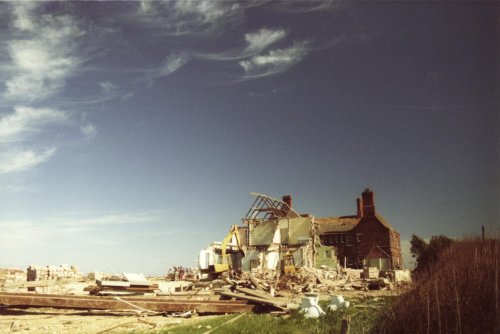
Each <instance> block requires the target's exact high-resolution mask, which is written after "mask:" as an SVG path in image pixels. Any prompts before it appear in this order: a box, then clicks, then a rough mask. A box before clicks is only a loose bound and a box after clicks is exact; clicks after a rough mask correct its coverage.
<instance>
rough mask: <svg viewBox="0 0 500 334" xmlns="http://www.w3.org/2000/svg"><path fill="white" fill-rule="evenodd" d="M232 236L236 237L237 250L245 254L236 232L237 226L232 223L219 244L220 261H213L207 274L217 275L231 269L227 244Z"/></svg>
mask: <svg viewBox="0 0 500 334" xmlns="http://www.w3.org/2000/svg"><path fill="white" fill-rule="evenodd" d="M233 236H234V237H235V239H236V246H237V248H238V251H240V252H242V253H243V255H245V251H244V249H243V248H244V247H243V245H242V243H241V240H240V234H239V232H238V226H237V225H233V226H231V229H230V230H229V233H228V234H227V235H226V237H225V238H224V239H223V240H222V244H221V256H220V263H214V264H213V265H210V266H209V274H211V275H212V276H218V275H220V274H222V273H224V272H227V271H229V270H230V269H231V265H230V263H229V262H230V261H229V256H230V254H227V246H228V244H229V243H230V242H231V239H232V238H233Z"/></svg>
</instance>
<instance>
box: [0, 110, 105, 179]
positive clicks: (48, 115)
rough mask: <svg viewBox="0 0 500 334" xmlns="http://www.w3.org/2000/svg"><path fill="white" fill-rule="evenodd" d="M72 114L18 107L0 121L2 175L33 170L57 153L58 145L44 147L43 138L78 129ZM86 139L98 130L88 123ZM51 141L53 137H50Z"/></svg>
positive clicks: (85, 133)
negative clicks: (52, 131)
mask: <svg viewBox="0 0 500 334" xmlns="http://www.w3.org/2000/svg"><path fill="white" fill-rule="evenodd" d="M70 116H71V115H70V114H69V113H67V112H65V111H61V110H57V109H51V108H32V107H24V106H17V107H15V108H14V112H12V113H10V114H6V115H3V116H1V117H0V175H2V174H8V173H17V172H24V171H27V170H30V169H32V168H34V167H36V166H38V165H40V164H42V163H44V162H46V161H47V160H49V159H50V158H51V157H52V156H53V155H54V154H55V152H56V150H57V146H59V145H58V143H57V142H54V141H53V140H50V138H48V137H47V136H46V137H47V138H45V140H49V143H48V144H47V143H45V144H43V141H41V140H40V136H39V135H40V134H42V133H48V131H47V130H48V129H50V128H51V127H54V126H59V127H60V126H64V127H68V128H71V127H75V124H74V121H72V120H70ZM80 131H81V132H82V134H83V135H84V136H85V137H86V138H92V137H94V136H95V135H96V133H97V130H96V129H95V127H94V126H93V125H92V124H91V123H89V122H87V124H86V125H83V126H82V127H81V128H80ZM49 137H50V136H49Z"/></svg>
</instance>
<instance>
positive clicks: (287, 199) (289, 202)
mask: <svg viewBox="0 0 500 334" xmlns="http://www.w3.org/2000/svg"><path fill="white" fill-rule="evenodd" d="M281 200H282V201H283V203H286V205H288V207H289V208H290V209H291V208H292V202H293V200H292V195H284V196H283V197H282V198H281Z"/></svg>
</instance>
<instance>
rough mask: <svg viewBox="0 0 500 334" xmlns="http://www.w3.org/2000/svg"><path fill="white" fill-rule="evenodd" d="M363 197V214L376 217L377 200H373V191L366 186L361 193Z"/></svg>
mask: <svg viewBox="0 0 500 334" xmlns="http://www.w3.org/2000/svg"><path fill="white" fill-rule="evenodd" d="M361 197H362V204H363V205H362V210H363V211H362V216H363V217H375V202H374V200H373V191H371V190H370V189H368V188H366V189H365V191H363V193H362V194H361Z"/></svg>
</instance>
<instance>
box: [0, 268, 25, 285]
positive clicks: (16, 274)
mask: <svg viewBox="0 0 500 334" xmlns="http://www.w3.org/2000/svg"><path fill="white" fill-rule="evenodd" d="M25 281H26V271H24V270H22V269H18V268H0V286H4V285H6V284H13V283H19V282H25Z"/></svg>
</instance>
